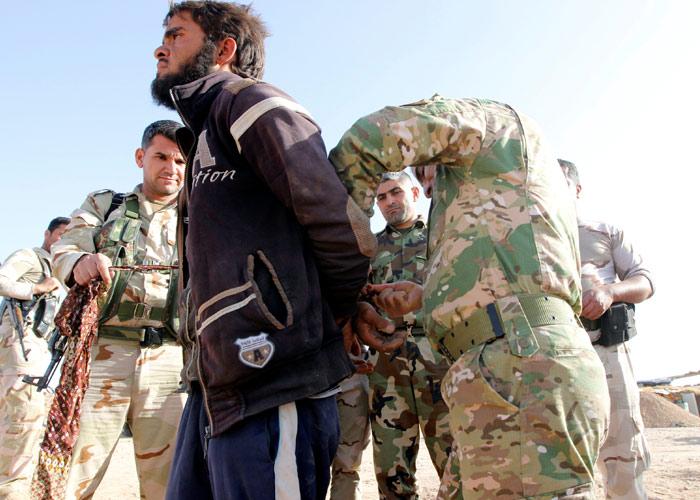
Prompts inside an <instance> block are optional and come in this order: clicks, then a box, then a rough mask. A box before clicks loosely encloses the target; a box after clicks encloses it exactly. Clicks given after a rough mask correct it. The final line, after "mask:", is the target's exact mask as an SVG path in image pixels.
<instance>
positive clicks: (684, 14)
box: [0, 0, 700, 378]
mask: <svg viewBox="0 0 700 500" xmlns="http://www.w3.org/2000/svg"><path fill="white" fill-rule="evenodd" d="M254 7H255V8H256V10H257V11H258V12H259V13H260V14H261V15H262V17H263V18H264V20H265V21H266V23H267V25H268V27H269V28H270V30H271V32H272V37H271V38H270V39H269V40H268V43H267V70H266V73H265V80H267V81H269V82H271V83H274V84H275V85H277V86H279V87H281V88H283V89H284V90H285V91H287V92H288V93H290V94H291V95H293V96H294V97H295V98H296V99H297V100H298V101H300V102H301V103H302V104H303V105H304V106H305V107H306V108H307V109H309V110H310V111H311V113H312V114H313V115H314V117H315V118H316V120H317V122H318V123H319V124H320V125H321V127H322V128H323V134H324V138H325V140H326V144H327V147H328V148H329V149H330V148H331V147H332V146H333V145H334V144H335V143H336V142H337V140H338V139H339V137H340V135H341V134H342V132H343V131H344V130H345V129H347V128H348V127H349V126H350V125H351V124H352V122H353V121H354V120H355V119H357V118H358V117H360V116H361V115H363V114H366V113H368V112H371V111H374V110H375V109H378V108H380V107H382V106H384V105H386V104H401V103H405V102H410V101H414V100H417V99H420V98H422V97H426V96H429V95H431V94H433V93H435V92H439V93H441V94H443V95H445V96H452V97H467V96H474V97H488V98H493V99H497V100H501V101H504V102H507V103H509V104H511V105H513V106H514V107H516V108H517V109H519V110H520V111H522V112H525V113H527V114H529V115H530V116H532V117H534V118H535V119H536V120H537V121H538V122H539V123H540V125H541V126H542V129H543V130H544V131H545V134H546V136H547V137H548V139H549V142H550V143H551V145H552V147H553V148H554V151H555V152H556V153H557V154H558V155H559V156H561V157H565V158H568V159H571V160H573V161H575V162H576V163H578V164H579V165H580V167H581V169H582V175H583V182H584V194H585V195H586V201H587V203H586V209H587V210H589V211H590V213H592V214H594V215H595V216H597V217H598V218H601V219H604V220H607V221H612V222H617V223H620V224H621V225H623V226H624V227H625V228H626V229H627V230H628V231H629V232H631V233H632V234H633V235H634V241H635V243H636V245H637V247H638V248H639V249H640V250H641V251H642V254H643V255H644V256H645V257H646V258H647V260H648V261H649V265H650V266H652V271H653V272H654V275H655V277H656V284H657V289H658V291H657V294H656V296H655V297H653V298H652V299H651V300H650V301H649V302H647V303H645V304H644V305H642V306H641V307H640V308H639V331H640V336H639V337H638V338H637V339H636V340H635V341H634V342H633V344H632V345H633V347H634V349H635V351H636V352H635V361H636V364H637V374H638V376H639V377H640V378H644V377H651V376H661V375H667V374H675V373H679V372H682V371H684V370H690V369H697V368H698V367H700V362H699V361H698V352H700V349H699V347H700V340H699V339H698V328H697V326H696V323H697V322H696V321H695V318H694V317H693V315H692V312H693V311H694V309H695V308H696V307H697V306H696V300H695V289H696V287H695V283H696V282H697V278H698V276H697V275H698V272H697V271H696V269H697V265H696V264H695V261H696V260H697V259H696V255H695V254H696V251H695V250H696V248H698V245H697V237H696V236H695V232H694V230H693V229H692V228H693V227H695V223H694V222H693V221H694V217H695V214H697V208H696V207H697V205H696V204H695V203H694V202H695V198H696V197H697V196H698V195H697V187H696V186H698V184H699V182H700V174H699V173H698V167H699V166H700V165H699V163H700V161H699V160H698V155H697V153H696V144H697V135H698V119H699V117H700V105H699V101H698V97H697V92H698V89H700V78H699V76H698V62H697V61H698V56H697V54H698V50H699V49H700V43H699V42H700V37H699V36H698V34H697V27H696V25H695V24H696V22H697V20H698V19H700V3H698V2H695V1H692V0H689V1H685V2H684V1H664V0H659V1H644V0H617V1H615V2H608V1H603V0H598V1H579V2H574V1H560V0H549V1H545V0H536V1H531V2H521V1H516V0H512V1H506V0H500V1H492V2H474V1H466V0H461V1H459V0H453V1H434V2H419V1H414V0H407V1H401V2H398V1H393V2H391V1H388V0H387V1H381V0H374V1H367V0H360V1H355V2H333V1H320V0H315V1H303V2H282V1H273V0H264V1H257V2H255V3H254ZM166 10H167V2H166V1H165V0H163V1H155V0H147V1H144V0H125V1H109V2H108V1H100V2H92V1H90V2H88V1H73V2H64V3H63V5H59V4H58V3H57V2H26V3H22V4H20V3H19V2H12V3H8V4H7V5H5V6H4V9H3V14H4V15H3V18H4V19H5V23H4V25H3V30H2V31H0V44H2V48H3V50H2V51H1V53H0V63H1V65H2V66H1V67H2V69H3V71H2V75H3V77H2V80H1V82H2V83H0V86H1V88H2V92H0V99H1V103H2V106H1V108H0V109H2V117H3V120H1V121H0V145H1V146H2V150H3V154H2V157H1V159H0V164H1V168H2V170H1V172H2V177H1V179H2V180H0V186H1V189H2V196H0V212H1V213H2V214H3V216H2V218H1V219H0V234H2V238H0V259H2V260H4V259H5V257H6V256H7V255H8V254H9V253H10V252H11V251H13V250H14V249H16V248H18V247H22V246H32V245H38V244H39V243H40V241H41V235H42V231H43V229H44V227H45V225H46V223H47V222H48V221H49V219H51V218H52V217H53V216H56V215H61V214H62V215H68V214H69V213H70V212H71V210H73V209H74V208H76V207H77V206H79V205H80V203H81V202H82V201H83V199H84V197H85V195H86V194H87V193H88V192H90V191H93V190H97V189H101V188H112V189H115V190H118V191H125V190H129V189H131V188H132V187H133V186H134V185H135V184H137V183H138V182H139V177H140V170H138V169H137V168H136V166H135V164H134V160H133V153H134V149H135V148H136V147H137V146H138V142H139V139H140V135H141V133H142V131H143V128H144V126H145V125H146V124H148V123H149V122H151V121H153V120H156V119H161V118H175V115H174V114H173V113H172V112H170V111H168V110H166V109H164V108H159V107H156V106H155V105H154V104H153V103H152V101H151V98H150V93H149V84H150V81H151V80H152V78H153V75H154V72H155V59H154V58H153V55H152V54H153V49H154V48H155V47H156V46H157V45H158V44H159V42H160V39H161V36H162V28H161V22H162V18H163V16H164V14H165V12H166ZM373 225H374V227H375V228H377V227H379V226H380V225H381V217H375V219H374V220H373Z"/></svg>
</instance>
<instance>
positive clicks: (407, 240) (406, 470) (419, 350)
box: [369, 171, 452, 499]
mask: <svg viewBox="0 0 700 500" xmlns="http://www.w3.org/2000/svg"><path fill="white" fill-rule="evenodd" d="M418 197H419V190H418V187H417V186H416V185H415V183H414V182H413V179H412V178H411V176H410V175H408V173H406V172H405V171H404V172H398V173H394V172H389V173H385V174H384V175H382V178H381V181H380V182H379V186H378V187H377V205H378V206H379V210H380V211H381V212H382V215H383V216H384V219H385V220H386V222H387V224H386V227H385V228H384V229H383V230H382V231H380V232H379V233H378V234H377V235H376V236H377V243H378V248H377V254H376V255H375V257H374V259H373V260H372V272H371V275H370V276H371V278H370V282H371V283H393V282H396V281H401V280H409V281H413V282H415V283H419V284H422V283H423V280H424V278H425V272H426V263H427V259H426V251H427V240H428V227H427V226H426V223H425V221H424V220H423V218H422V217H421V216H420V215H419V214H418V211H417V202H418ZM393 320H394V322H395V323H396V324H397V325H400V326H398V328H399V329H403V330H406V333H407V338H406V342H405V343H404V345H402V346H401V347H400V348H398V349H396V350H395V351H393V352H391V353H383V352H377V351H374V350H372V351H371V356H370V359H369V361H370V363H371V364H373V365H374V371H372V373H370V374H369V386H370V422H371V425H372V442H373V445H374V471H375V474H376V476H377V486H378V488H379V496H380V498H386V499H393V498H414V497H416V496H417V494H418V488H417V485H416V459H417V456H418V448H419V442H420V435H421V433H422V434H423V439H424V442H425V446H427V448H428V452H429V454H430V458H431V460H432V462H433V465H434V467H435V470H436V471H437V473H438V476H442V474H443V472H444V470H445V466H446V464H447V457H448V456H449V454H450V449H451V444H452V436H451V435H450V428H449V419H448V410H447V405H446V404H445V402H444V401H443V399H442V396H441V395H440V383H441V382H442V378H443V377H444V376H445V373H446V372H447V369H448V368H449V363H448V362H447V360H446V359H445V358H444V356H443V355H442V354H440V353H439V352H437V351H436V350H435V349H433V348H432V347H431V345H430V341H429V340H428V338H427V337H426V333H425V330H424V328H423V313H422V311H418V312H417V313H416V314H412V313H411V314H408V315H406V316H404V317H401V318H393Z"/></svg>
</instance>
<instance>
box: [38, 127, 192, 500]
mask: <svg viewBox="0 0 700 500" xmlns="http://www.w3.org/2000/svg"><path fill="white" fill-rule="evenodd" d="M179 127H181V125H180V124H179V123H177V122H173V121H169V120H163V121H158V122H155V123H152V124H151V125H149V126H148V127H147V128H146V130H145V132H144V134H143V139H142V142H141V147H140V148H138V149H137V150H136V163H137V165H138V166H139V168H142V169H143V184H139V185H138V186H136V188H135V189H134V191H133V192H131V193H127V194H125V195H121V196H120V195H117V194H115V193H114V192H113V191H109V190H104V191H97V192H94V193H91V194H90V195H88V197H87V199H86V200H85V202H84V203H83V204H82V206H81V207H80V208H79V209H77V210H76V211H74V212H73V214H72V219H71V223H70V225H69V226H68V229H67V231H66V232H65V234H64V235H63V237H62V238H61V240H60V241H59V242H58V243H56V245H54V247H53V249H52V256H53V262H54V266H55V274H56V275H57V276H58V277H59V278H60V279H61V280H63V282H65V283H66V284H67V285H72V284H73V283H78V284H81V285H85V284H87V283H88V282H90V281H91V280H92V279H94V278H98V277H100V278H102V279H103V280H104V281H105V282H106V283H107V284H109V285H110V290H109V292H108V293H107V296H106V297H104V298H103V300H102V301H101V303H100V306H101V307H100V310H101V317H100V327H99V330H98V339H97V341H96V342H95V345H94V346H93V348H92V367H91V373H90V380H89V387H88V390H87V393H86V394H85V399H84V402H83V407H82V415H81V419H80V435H79V438H78V441H77V443H76V444H75V448H74V452H73V459H72V462H71V467H70V476H69V480H68V487H67V491H68V492H69V495H70V496H71V497H74V498H89V497H91V496H92V494H93V493H94V492H95V489H96V488H97V487H98V485H99V484H100V481H101V480H102V476H103V475H104V473H105V471H106V469H107V466H108V464H109V460H110V457H111V454H112V451H113V450H114V447H115V446H116V443H117V440H118V439H119V436H120V434H121V431H122V427H123V425H124V423H126V424H127V425H128V426H129V428H130V429H131V433H132V434H133V437H134V453H135V459H136V469H137V472H138V477H139V484H140V490H141V498H146V499H162V498H163V497H164V496H165V488H166V485H167V481H168V474H169V471H170V465H171V461H172V454H173V451H174V449H175V435H176V432H177V427H178V423H179V419H180V414H181V412H182V409H183V407H184V402H185V394H184V393H181V392H179V390H178V389H179V381H180V370H181V369H182V352H181V349H180V347H179V346H178V345H177V344H176V342H175V330H176V329H177V313H176V310H177V297H176V287H177V275H176V272H175V271H174V270H172V269H171V270H168V271H160V272H150V273H144V272H138V271H137V272H133V271H128V270H127V271H118V272H116V273H115V272H114V271H111V270H110V269H109V268H110V266H113V265H119V266H133V265H142V264H145V265H165V266H175V265H176V264H177V252H176V248H175V233H176V222H177V208H176V197H177V194H178V192H179V190H180V187H181V186H182V182H183V176H184V167H185V161H184V159H183V158H182V156H181V154H180V150H179V149H178V146H177V144H176V143H175V131H176V130H177V129H178V128H179Z"/></svg>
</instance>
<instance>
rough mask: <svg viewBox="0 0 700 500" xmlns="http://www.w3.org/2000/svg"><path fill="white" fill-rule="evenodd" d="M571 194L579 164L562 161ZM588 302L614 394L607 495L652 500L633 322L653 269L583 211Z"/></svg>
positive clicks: (585, 318)
mask: <svg viewBox="0 0 700 500" xmlns="http://www.w3.org/2000/svg"><path fill="white" fill-rule="evenodd" d="M559 165H560V166H561V168H562V170H563V172H564V174H565V176H566V180H567V183H568V185H569V189H570V190H571V194H572V196H573V197H575V198H576V200H578V199H580V197H581V191H582V188H581V179H580V177H579V172H578V169H577V167H576V165H575V164H573V163H572V162H570V161H566V160H559ZM578 233H579V248H580V251H581V285H582V288H583V302H582V306H583V308H582V311H581V321H582V322H583V326H584V327H585V328H586V331H587V332H588V336H589V337H590V339H591V342H593V347H594V348H595V351H596V353H598V356H599V357H600V360H601V361H602V362H603V366H604V367H605V375H606V380H607V383H608V391H609V393H610V431H609V432H608V437H607V439H606V440H605V442H604V443H603V447H602V448H601V450H600V456H599V457H598V462H597V465H598V469H599V470H600V472H601V474H602V476H603V485H604V487H605V490H606V495H607V498H614V499H620V500H623V499H624V500H627V499H629V500H641V499H646V498H647V495H646V492H645V491H644V482H643V481H642V476H643V473H644V471H645V470H646V469H648V468H649V466H650V464H651V455H650V451H649V445H648V444H647V440H646V438H645V437H644V422H643V421H642V413H641V408H640V406H639V388H638V387H637V381H636V379H635V377H634V370H633V369H632V359H631V356H630V352H631V351H630V345H629V342H628V341H629V339H630V337H631V336H632V335H634V333H636V327H635V326H634V325H633V324H632V323H629V317H630V316H632V317H633V315H634V306H633V305H632V304H638V303H640V302H643V301H645V300H646V299H648V298H649V297H651V296H652V294H653V293H654V285H653V282H652V280H651V273H650V272H649V270H648V269H647V267H646V265H645V263H644V260H643V259H642V256H641V255H640V254H639V252H638V251H637V249H636V248H635V247H634V246H633V245H632V242H631V241H630V238H629V236H628V235H627V233H625V232H624V231H623V230H622V229H620V228H619V227H617V226H615V225H612V224H608V223H605V222H599V221H595V220H590V219H587V218H586V217H585V215H584V214H582V213H581V212H579V214H578Z"/></svg>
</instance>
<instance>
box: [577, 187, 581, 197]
mask: <svg viewBox="0 0 700 500" xmlns="http://www.w3.org/2000/svg"><path fill="white" fill-rule="evenodd" d="M580 197H581V184H576V198H577V199H578V198H580Z"/></svg>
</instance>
